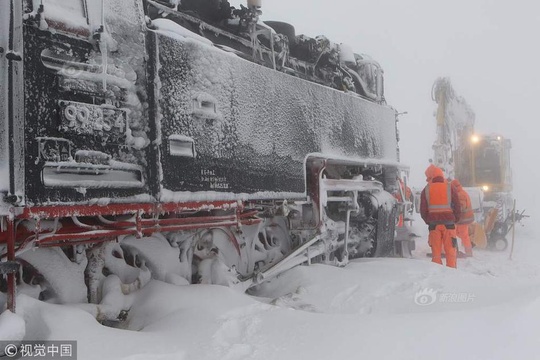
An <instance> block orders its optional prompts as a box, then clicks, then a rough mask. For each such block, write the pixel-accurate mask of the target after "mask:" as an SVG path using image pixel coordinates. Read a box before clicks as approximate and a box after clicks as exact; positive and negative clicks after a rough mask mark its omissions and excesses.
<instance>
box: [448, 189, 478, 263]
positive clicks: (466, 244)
mask: <svg viewBox="0 0 540 360" xmlns="http://www.w3.org/2000/svg"><path fill="white" fill-rule="evenodd" d="M452 186H453V187H455V188H456V190H457V191H458V197H459V204H460V206H461V215H460V218H459V221H458V222H457V223H456V234H457V236H458V237H459V238H460V239H461V242H462V244H463V248H464V249H465V255H466V256H472V244H471V238H470V237H469V225H470V224H472V223H473V222H474V212H473V209H472V205H471V198H470V196H469V194H467V192H466V191H465V190H464V189H463V186H461V183H460V182H459V180H458V179H454V180H452Z"/></svg>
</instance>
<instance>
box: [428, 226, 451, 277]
mask: <svg viewBox="0 0 540 360" xmlns="http://www.w3.org/2000/svg"><path fill="white" fill-rule="evenodd" d="M455 237H456V230H455V229H447V228H446V226H445V225H437V226H436V227H435V229H433V230H430V231H429V246H431V253H432V257H431V261H433V262H434V263H437V264H441V265H442V259H441V253H442V249H443V247H444V252H445V253H446V255H445V256H446V266H448V267H451V268H456V267H457V250H456V248H455V247H454V244H453V242H452V239H455ZM454 241H455V240H454Z"/></svg>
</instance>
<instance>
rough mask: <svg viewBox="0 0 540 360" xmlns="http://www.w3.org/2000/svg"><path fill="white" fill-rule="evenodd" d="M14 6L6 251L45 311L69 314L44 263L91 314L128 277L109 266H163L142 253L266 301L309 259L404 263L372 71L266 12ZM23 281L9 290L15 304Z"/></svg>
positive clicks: (391, 153) (163, 4)
mask: <svg viewBox="0 0 540 360" xmlns="http://www.w3.org/2000/svg"><path fill="white" fill-rule="evenodd" d="M2 6H3V7H2V9H1V10H2V11H0V12H2V19H1V20H2V23H1V27H2V33H3V34H4V35H2V37H0V41H1V44H0V46H1V47H2V50H3V52H2V54H0V55H2V56H1V60H0V77H1V78H2V79H5V80H6V81H5V82H4V81H3V83H2V85H1V88H0V90H2V93H5V94H6V95H5V96H4V97H3V98H2V100H1V101H0V104H1V107H0V115H1V116H2V127H1V129H0V130H1V134H2V142H1V143H0V147H1V148H2V149H3V150H4V154H5V155H3V156H2V157H1V158H0V160H1V162H2V168H3V169H6V171H4V172H3V176H2V179H1V180H2V181H1V183H0V185H1V188H0V190H2V193H3V194H4V198H3V204H4V205H3V206H2V209H3V213H4V214H5V215H6V216H5V217H4V218H3V221H4V222H5V223H6V227H5V231H3V232H2V233H1V236H0V249H4V251H3V252H4V255H5V257H7V259H8V260H9V261H10V262H11V264H13V263H14V262H15V263H17V262H18V263H19V264H21V267H20V269H19V270H18V271H19V272H20V273H23V274H27V276H30V275H28V274H36V273H39V274H41V275H40V277H39V279H42V280H41V283H40V286H42V287H43V288H47V289H46V291H45V290H44V291H42V292H41V295H40V296H41V297H43V298H44V299H49V298H50V299H55V300H56V301H59V302H70V301H71V300H70V299H67V298H63V297H62V295H61V294H63V292H62V291H61V289H58V288H57V286H56V285H54V281H50V279H51V278H50V277H54V271H53V273H49V272H48V270H47V269H42V268H40V264H41V263H43V261H35V256H43V257H47V256H51V254H53V252H51V251H53V250H51V248H53V249H60V251H61V252H54V254H55V255H54V256H60V257H62V258H63V259H65V261H66V263H76V264H82V265H81V266H83V265H84V266H86V270H85V271H82V272H81V275H80V276H81V279H80V280H81V281H82V282H83V283H85V284H87V286H86V288H87V291H88V299H87V300H88V301H90V302H93V303H99V302H100V301H101V300H102V298H103V297H104V296H103V294H101V295H100V292H99V291H98V290H97V289H99V288H100V286H101V284H102V283H103V281H104V278H106V277H107V275H106V274H110V273H114V270H113V268H115V267H114V266H112V265H108V263H107V261H109V260H110V257H107V255H106V254H114V256H113V257H116V258H121V259H123V261H124V265H125V266H129V267H131V268H134V269H135V270H133V271H135V273H136V274H142V273H143V270H142V269H143V268H144V266H141V259H140V258H141V257H142V258H144V261H145V262H146V264H152V263H153V262H152V254H150V253H148V252H146V253H145V251H143V250H142V248H141V246H142V245H140V242H137V241H136V240H139V239H141V238H144V239H149V240H148V242H147V243H149V244H154V243H155V244H156V245H155V246H157V247H160V246H164V245H163V244H164V243H165V244H167V245H166V246H165V247H164V248H163V249H164V253H163V254H173V258H175V259H176V260H178V259H179V260H180V264H172V265H170V267H169V268H170V269H169V270H170V271H169V273H174V274H176V275H177V276H180V277H182V278H184V279H185V280H186V281H188V282H193V281H194V282H197V281H201V279H203V278H204V277H205V276H207V275H205V274H204V273H203V270H200V269H201V268H202V267H201V264H203V263H204V262H205V261H218V262H221V263H224V264H225V267H226V268H228V269H229V270H230V271H231V269H233V270H234V271H236V272H237V273H236V275H235V276H234V278H235V280H234V281H233V283H235V284H238V283H243V284H246V283H249V284H255V283H257V282H260V281H262V279H263V278H265V277H268V276H271V275H270V274H273V273H276V272H277V270H276V269H277V268H278V267H280V266H281V267H283V268H286V267H287V266H289V267H290V266H293V265H294V264H299V263H302V262H304V261H306V260H310V259H314V260H319V261H325V262H329V263H335V264H340V263H344V262H346V260H347V258H348V257H349V256H375V255H385V254H389V253H392V251H393V241H394V222H395V218H396V216H397V212H398V211H401V210H402V206H401V207H400V206H399V205H396V202H395V200H394V198H393V197H392V196H391V195H390V193H391V192H394V191H396V190H397V189H398V188H397V185H396V184H397V181H396V180H397V178H398V177H399V175H400V172H402V171H403V169H404V168H403V167H402V166H401V165H400V164H399V163H398V159H397V154H398V144H397V130H396V120H395V114H396V112H395V110H394V109H392V108H391V107H389V106H387V105H386V103H385V101H384V96H383V89H382V86H383V85H382V70H381V69H380V67H379V66H378V64H377V63H375V62H374V61H372V60H371V59H369V58H367V57H365V56H361V55H358V54H353V53H352V52H351V51H350V50H348V47H346V46H345V45H337V44H334V43H332V42H330V41H329V40H328V39H326V38H324V37H318V38H315V39H311V38H308V37H305V36H296V35H295V34H294V29H293V28H292V27H291V26H290V25H287V24H283V23H279V22H267V23H266V24H265V23H263V22H262V21H260V13H261V12H260V7H259V6H258V5H253V4H251V5H250V6H248V7H247V8H246V7H241V9H234V8H231V7H230V6H229V5H228V3H227V2H226V1H195V2H182V4H181V5H177V4H176V3H175V2H172V1H171V2H169V1H157V2H154V1H152V0H145V1H143V0H137V1H127V0H107V1H103V2H102V1H97V0H77V1H74V0H69V1H68V0H44V1H42V2H38V1H31V0H24V1H20V0H10V1H7V2H4V3H3V5H2ZM6 14H9V17H8V16H6ZM4 90H5V91H4ZM8 214H11V215H9V216H8ZM2 244H4V245H2ZM30 247H37V248H38V251H35V252H34V253H38V254H40V251H41V255H35V254H34V255H31V256H30V255H28V253H25V250H26V249H28V248H30ZM54 251H56V250H54ZM25 254H26V255H25ZM62 254H63V255H62ZM104 254H105V255H104ZM306 254H307V255H306ZM163 256H169V255H163ZM96 259H97V260H96ZM111 261H112V260H111ZM156 261H157V260H156ZM157 262H159V261H157ZM283 264H289V265H286V266H285V265H283ZM96 266H98V267H100V268H102V269H104V270H103V271H102V273H103V274H102V275H100V276H97V277H96V276H95V273H96V272H95V268H96ZM148 266H149V267H150V270H152V277H154V278H158V279H161V280H164V279H169V278H170V276H169V275H167V274H166V273H167V272H163V271H161V270H159V269H161V267H159V266H157V265H155V268H151V266H150V265H148ZM158 268H159V269H158ZM137 271H138V272H137ZM45 274H47V275H45ZM47 276H49V281H46V280H47ZM135 277H136V276H135ZM15 278H16V277H15V275H13V274H11V273H10V275H9V276H8V280H7V283H6V284H3V285H2V286H1V287H2V289H0V290H2V291H7V293H8V294H13V293H14V287H15V282H16V281H15ZM17 278H18V279H19V280H18V281H24V279H25V277H24V276H18V277H17ZM44 278H45V280H43V279H44ZM21 279H23V280H21ZM121 280H122V282H129V280H127V279H121ZM131 280H132V279H131ZM206 281H208V282H214V283H222V282H223V281H218V280H216V279H215V278H214V280H208V279H207V280H206ZM139 283H140V281H139ZM249 286H250V285H245V286H244V287H249ZM102 313H107V312H106V311H105V312H104V311H102ZM110 314H116V315H118V312H114V311H112V312H110ZM110 314H109V315H110Z"/></svg>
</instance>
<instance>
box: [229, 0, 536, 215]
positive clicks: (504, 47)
mask: <svg viewBox="0 0 540 360" xmlns="http://www.w3.org/2000/svg"><path fill="white" fill-rule="evenodd" d="M230 2H231V4H232V5H234V6H238V4H240V3H243V2H241V1H238V0H232V1H230ZM262 10H263V19H264V20H280V21H286V22H289V23H291V24H293V25H294V26H295V27H296V32H297V34H300V33H304V34H306V35H308V36H316V35H321V34H324V35H325V36H327V37H328V38H330V39H331V40H332V41H334V42H337V43H347V44H349V45H350V46H352V48H353V49H354V51H355V52H358V53H365V54H368V55H370V56H372V57H373V58H374V59H375V60H377V61H378V62H379V63H380V64H381V66H382V67H383V69H384V71H385V87H386V93H385V94H386V99H387V101H388V104H389V105H391V106H393V107H394V108H396V109H397V110H398V111H400V112H403V111H407V112H408V115H403V116H401V118H400V127H399V128H400V133H401V143H400V147H401V161H402V162H404V163H406V164H408V165H409V166H410V167H411V182H412V184H413V185H414V186H417V187H423V186H424V179H425V178H424V174H423V173H424V170H425V168H426V167H427V165H428V159H429V158H431V157H432V150H431V145H432V143H433V141H434V139H435V118H434V116H433V113H434V111H435V109H436V104H435V103H434V102H433V101H432V100H431V87H432V85H433V82H434V81H435V80H436V79H437V78H438V77H441V76H445V77H450V78H451V80H452V84H453V87H454V89H455V90H456V92H457V93H458V94H459V95H461V96H463V97H464V98H465V99H466V101H467V102H468V103H469V104H470V105H471V107H472V108H473V110H474V112H475V113H476V125H475V130H476V131H477V132H479V133H499V134H502V135H503V136H505V137H507V138H510V139H511V140H512V144H513V149H512V160H513V172H514V195H515V197H516V198H517V202H518V208H524V207H525V208H527V210H531V212H532V208H533V206H534V204H535V203H540V195H537V194H540V190H534V188H535V186H538V185H539V184H540V171H539V170H538V166H537V165H536V163H537V160H536V158H537V156H538V155H537V154H539V153H540V151H538V146H539V145H540V136H539V135H538V134H539V133H540V119H539V118H540V116H539V114H538V112H539V111H540V109H539V108H538V106H537V104H539V103H540V99H539V95H540V4H539V3H538V2H536V1H534V0H530V1H525V0H515V1H512V2H507V1H499V0H492V1H489V0H453V1H437V0H409V1H403V0H377V1H363V0H356V1H353V0H334V1H321V0H312V1H307V0H288V1H286V0H263V8H262ZM537 144H538V145H537ZM537 199H538V200H539V202H536V200H537ZM538 213H539V214H540V211H538Z"/></svg>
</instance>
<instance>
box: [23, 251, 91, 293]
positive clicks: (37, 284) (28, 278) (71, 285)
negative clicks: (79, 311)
mask: <svg viewBox="0 0 540 360" xmlns="http://www.w3.org/2000/svg"><path fill="white" fill-rule="evenodd" d="M17 261H19V262H20V263H21V265H22V273H20V274H19V280H20V282H21V288H22V291H23V292H28V294H29V295H30V296H32V297H36V298H38V299H39V300H43V301H47V302H52V303H84V302H86V301H87V290H86V285H85V283H84V269H85V267H86V262H84V261H83V262H81V263H80V264H77V263H74V262H72V261H71V260H70V259H69V258H68V257H67V256H66V254H65V253H64V252H63V251H62V250H61V249H60V248H38V249H32V250H31V251H26V252H23V253H22V254H21V255H19V257H18V259H17ZM25 288H26V289H25Z"/></svg>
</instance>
